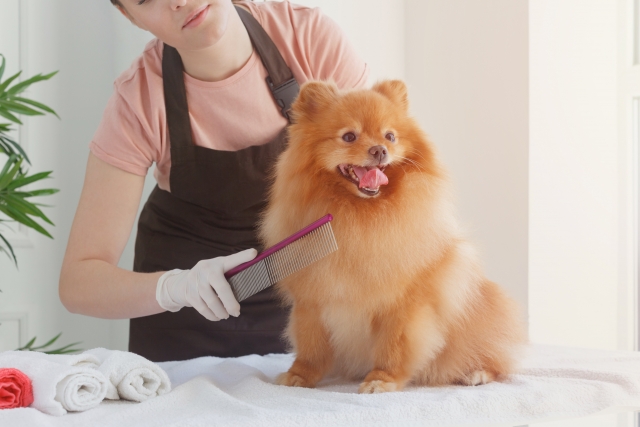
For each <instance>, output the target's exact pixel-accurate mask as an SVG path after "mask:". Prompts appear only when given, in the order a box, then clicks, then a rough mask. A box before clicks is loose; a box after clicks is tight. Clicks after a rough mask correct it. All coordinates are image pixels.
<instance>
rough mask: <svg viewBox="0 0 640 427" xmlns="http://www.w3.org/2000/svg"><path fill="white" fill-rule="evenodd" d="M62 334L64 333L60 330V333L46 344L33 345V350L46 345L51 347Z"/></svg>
mask: <svg viewBox="0 0 640 427" xmlns="http://www.w3.org/2000/svg"><path fill="white" fill-rule="evenodd" d="M60 335H62V332H60V333H59V334H58V335H56V336H55V337H53V338H51V339H50V340H49V341H47V342H46V344H42V345H41V346H38V347H33V348H32V349H31V350H39V349H41V348H45V347H49V346H50V345H51V344H53V343H54V342H56V340H57V339H58V338H60Z"/></svg>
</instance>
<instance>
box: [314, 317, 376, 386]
mask: <svg viewBox="0 0 640 427" xmlns="http://www.w3.org/2000/svg"><path fill="white" fill-rule="evenodd" d="M322 322H323V324H324V326H325V327H326V328H327V331H328V332H329V336H330V340H331V347H332V349H333V351H334V368H333V373H334V374H340V375H344V376H346V377H348V378H354V379H355V378H361V377H364V375H366V374H367V373H368V372H369V371H370V370H371V369H372V368H373V336H372V332H371V319H370V318H369V316H367V315H365V314H364V313H362V312H359V311H358V310H354V309H353V307H348V306H346V305H345V306H332V307H327V308H325V309H324V310H323V312H322Z"/></svg>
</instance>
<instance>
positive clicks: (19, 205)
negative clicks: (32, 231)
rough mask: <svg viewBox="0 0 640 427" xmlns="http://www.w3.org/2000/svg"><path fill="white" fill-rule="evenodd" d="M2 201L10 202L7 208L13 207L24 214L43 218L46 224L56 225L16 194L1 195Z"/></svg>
mask: <svg viewBox="0 0 640 427" xmlns="http://www.w3.org/2000/svg"><path fill="white" fill-rule="evenodd" d="M0 199H4V200H6V201H7V202H8V204H7V206H13V207H14V208H16V209H18V210H20V212H22V213H24V214H27V215H32V216H36V217H38V218H42V220H44V221H45V222H47V223H49V224H51V225H55V224H54V223H52V222H51V220H50V219H49V218H47V217H46V215H45V214H44V213H43V212H42V211H41V210H40V209H38V208H37V207H36V206H35V205H34V204H33V203H31V202H28V201H27V200H24V199H23V198H22V197H18V196H16V195H15V194H4V195H2V194H0Z"/></svg>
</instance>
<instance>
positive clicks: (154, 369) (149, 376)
mask: <svg viewBox="0 0 640 427" xmlns="http://www.w3.org/2000/svg"><path fill="white" fill-rule="evenodd" d="M83 354H91V355H93V356H96V357H97V358H98V359H99V361H100V362H99V366H98V370H99V371H100V372H102V373H103V374H104V376H105V377H107V379H108V380H109V382H110V384H109V386H108V387H109V389H108V391H107V397H106V398H107V399H114V400H118V399H125V400H133V401H136V402H144V401H145V400H147V399H149V398H152V397H155V396H159V395H161V394H165V393H168V392H169V391H171V382H170V381H169V377H168V376H167V374H166V372H164V371H163V370H162V369H161V368H160V367H159V366H158V365H156V364H155V363H153V362H151V361H149V360H147V359H145V358H144V357H142V356H139V355H137V354H135V353H129V352H126V351H118V350H108V349H106V348H94V349H93V350H88V351H85V352H84V353H83Z"/></svg>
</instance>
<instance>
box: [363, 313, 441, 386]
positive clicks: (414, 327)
mask: <svg viewBox="0 0 640 427" xmlns="http://www.w3.org/2000/svg"><path fill="white" fill-rule="evenodd" d="M411 311H412V313H407V312H405V313H401V314H399V313H397V312H394V313H385V314H382V313H381V314H379V315H377V316H376V317H374V318H373V319H372V322H371V326H372V332H373V335H374V337H375V340H374V349H373V351H374V354H373V356H374V360H373V362H374V368H373V369H372V370H371V371H370V372H369V373H368V374H367V376H366V377H365V378H364V381H363V382H362V383H361V384H360V387H359V389H358V392H359V393H384V392H387V391H397V390H401V389H402V388H403V387H404V386H405V385H406V384H407V382H409V380H410V379H411V377H412V376H413V375H414V374H415V372H416V370H417V368H418V367H419V366H421V365H424V364H425V363H427V362H428V361H429V360H430V359H433V357H434V356H435V354H436V352H437V351H438V350H439V349H440V348H441V347H442V345H443V339H442V335H441V334H440V333H439V331H438V330H437V327H436V326H435V325H437V323H436V322H435V316H434V313H433V310H432V309H431V308H430V307H422V308H413V309H412V310H411Z"/></svg>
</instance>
